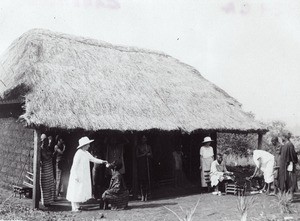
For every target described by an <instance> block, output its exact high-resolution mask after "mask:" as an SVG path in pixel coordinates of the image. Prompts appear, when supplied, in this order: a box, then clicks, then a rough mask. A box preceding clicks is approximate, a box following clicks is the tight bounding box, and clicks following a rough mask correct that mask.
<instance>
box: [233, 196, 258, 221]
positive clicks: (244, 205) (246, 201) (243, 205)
mask: <svg viewBox="0 0 300 221" xmlns="http://www.w3.org/2000/svg"><path fill="white" fill-rule="evenodd" d="M254 202H255V199H254V198H253V197H250V198H249V197H246V196H238V198H237V208H238V211H239V212H240V214H241V221H247V215H248V211H249V209H250V208H251V207H252V206H253V205H254Z"/></svg>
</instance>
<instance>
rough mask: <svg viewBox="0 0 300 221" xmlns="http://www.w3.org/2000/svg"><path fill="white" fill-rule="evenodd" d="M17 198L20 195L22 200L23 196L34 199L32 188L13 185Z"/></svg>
mask: <svg viewBox="0 0 300 221" xmlns="http://www.w3.org/2000/svg"><path fill="white" fill-rule="evenodd" d="M13 188H14V194H15V197H16V196H17V194H19V197H20V199H21V197H22V195H24V197H28V198H32V188H31V187H28V186H25V185H13Z"/></svg>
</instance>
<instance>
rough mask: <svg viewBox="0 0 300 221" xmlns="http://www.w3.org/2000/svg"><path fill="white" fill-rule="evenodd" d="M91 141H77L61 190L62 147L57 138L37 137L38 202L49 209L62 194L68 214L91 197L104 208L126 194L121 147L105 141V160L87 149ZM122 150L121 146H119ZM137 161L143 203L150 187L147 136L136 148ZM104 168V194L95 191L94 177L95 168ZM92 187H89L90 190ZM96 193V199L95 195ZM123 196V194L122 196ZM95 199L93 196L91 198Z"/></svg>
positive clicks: (83, 139)
mask: <svg viewBox="0 0 300 221" xmlns="http://www.w3.org/2000/svg"><path fill="white" fill-rule="evenodd" d="M93 141H94V140H90V139H89V138H88V137H86V136H85V137H82V138H81V139H79V145H78V146H77V150H76V153H75V155H74V158H73V163H72V166H71V169H70V176H69V182H68V186H67V188H64V189H63V188H62V187H63V185H62V172H63V170H65V168H64V166H65V165H64V164H63V161H65V157H64V155H65V150H66V146H65V143H64V141H63V139H62V138H61V137H60V136H56V139H55V140H54V139H53V138H52V136H48V137H47V136H46V135H45V134H42V135H41V182H40V183H41V201H42V204H43V205H44V206H46V207H48V206H50V205H51V204H52V203H53V202H54V201H55V200H56V199H57V197H59V196H60V195H61V193H62V191H63V192H64V193H66V199H67V200H68V201H70V202H71V205H72V211H74V212H76V211H80V209H79V208H80V206H79V205H80V203H81V202H85V201H87V200H89V199H91V198H97V199H98V200H99V201H100V205H103V204H104V207H105V205H106V204H107V203H108V202H109V201H110V199H117V198H118V196H120V195H122V194H123V193H124V192H126V191H127V192H128V190H127V188H126V185H125V182H124V179H123V174H124V172H125V167H124V160H123V148H120V147H119V146H118V145H117V144H115V145H114V142H116V141H114V142H110V141H107V147H108V148H107V149H109V150H106V157H105V156H104V158H105V160H103V158H102V157H103V155H102V157H101V158H102V159H99V158H100V156H97V154H95V153H94V152H93V151H91V150H90V152H91V153H92V154H91V153H90V152H89V149H90V144H91V143H92V142H93ZM122 147H123V146H122ZM136 159H137V178H138V183H139V187H140V193H141V200H142V201H147V200H148V197H149V194H150V184H151V176H150V174H151V171H150V170H151V159H152V150H151V146H150V145H148V144H147V137H146V136H145V135H143V136H142V137H141V139H140V140H139V142H138V143H137V147H136ZM90 162H92V163H94V166H93V170H92V177H91V172H90ZM101 164H102V165H103V164H104V165H105V166H106V168H107V169H106V171H109V175H110V176H109V180H110V182H109V186H108V189H106V190H105V191H104V190H103V191H101V190H100V191H99V188H98V189H97V188H95V185H97V182H96V180H97V176H95V175H99V173H100V171H99V170H97V168H99V167H98V166H97V165H101ZM92 187H93V188H92ZM95 192H97V194H95ZM99 194H100V196H99ZM123 195H124V194H123ZM95 196H97V197H95Z"/></svg>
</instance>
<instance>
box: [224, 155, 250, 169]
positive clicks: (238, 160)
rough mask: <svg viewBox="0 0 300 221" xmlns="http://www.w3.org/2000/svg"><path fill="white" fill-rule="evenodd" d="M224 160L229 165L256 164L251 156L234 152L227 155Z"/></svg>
mask: <svg viewBox="0 0 300 221" xmlns="http://www.w3.org/2000/svg"><path fill="white" fill-rule="evenodd" d="M224 160H225V162H226V165H227V166H243V167H245V166H252V165H253V164H254V162H253V160H252V159H251V158H250V157H241V156H237V155H233V154H228V155H225V157H224Z"/></svg>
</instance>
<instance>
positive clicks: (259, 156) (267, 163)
mask: <svg viewBox="0 0 300 221" xmlns="http://www.w3.org/2000/svg"><path fill="white" fill-rule="evenodd" d="M253 161H254V163H255V165H256V168H255V171H254V173H253V175H252V176H250V179H252V178H253V177H255V175H256V173H257V172H258V171H259V170H261V171H262V172H263V173H264V180H265V186H264V188H263V191H266V193H267V194H270V187H271V185H272V183H273V182H274V164H275V159H274V155H272V154H270V153H269V152H267V151H264V150H254V151H253Z"/></svg>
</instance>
